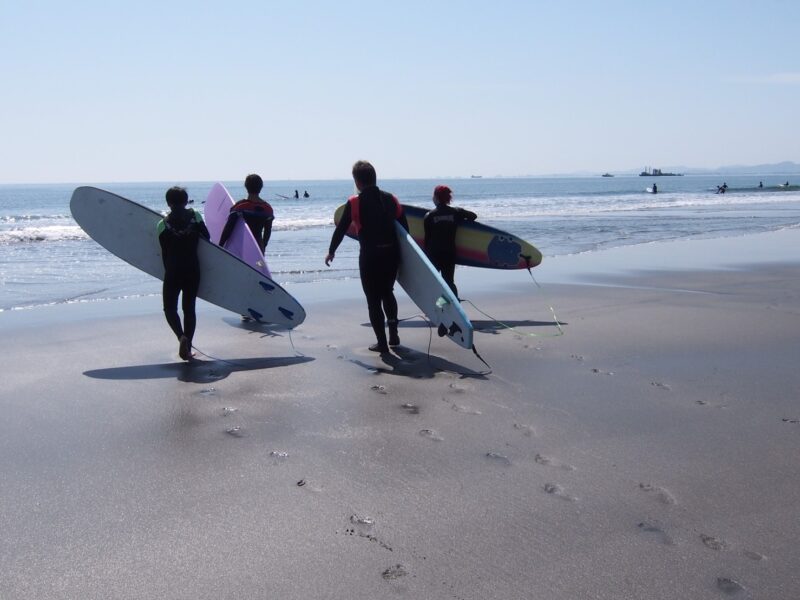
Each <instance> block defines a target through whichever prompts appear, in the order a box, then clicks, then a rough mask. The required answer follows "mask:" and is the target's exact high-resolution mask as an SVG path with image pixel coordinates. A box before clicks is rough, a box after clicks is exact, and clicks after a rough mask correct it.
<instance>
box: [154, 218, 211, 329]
mask: <svg viewBox="0 0 800 600" xmlns="http://www.w3.org/2000/svg"><path fill="white" fill-rule="evenodd" d="M201 237H202V238H205V239H209V237H210V236H209V234H208V229H207V228H206V224H205V223H203V217H202V216H201V215H200V213H199V212H197V211H196V210H194V209H192V208H177V209H174V210H173V211H172V212H170V213H169V215H167V216H166V217H165V218H164V219H162V220H161V221H159V223H158V241H159V243H160V244H161V258H162V260H163V261H164V286H163V296H164V316H165V317H166V318H167V323H169V326H170V328H171V329H172V331H173V332H174V333H175V335H176V336H177V338H178V339H181V337H182V336H186V337H187V338H188V339H189V341H190V342H191V340H192V338H193V337H194V331H195V327H196V326H197V316H196V314H195V308H194V307H195V301H196V300H197V288H198V287H199V286H200V262H199V261H198V259H197V243H198V240H199V239H200V238H201ZM181 293H182V294H183V297H182V299H181V308H182V309H183V327H181V319H180V317H179V316H178V295H179V294H181Z"/></svg>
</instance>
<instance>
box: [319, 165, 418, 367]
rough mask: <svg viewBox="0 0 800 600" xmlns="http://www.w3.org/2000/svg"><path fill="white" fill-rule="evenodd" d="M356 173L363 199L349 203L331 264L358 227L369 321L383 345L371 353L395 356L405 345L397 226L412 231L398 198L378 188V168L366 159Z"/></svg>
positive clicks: (333, 243) (332, 248)
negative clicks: (400, 326)
mask: <svg viewBox="0 0 800 600" xmlns="http://www.w3.org/2000/svg"><path fill="white" fill-rule="evenodd" d="M352 173H353V181H354V182H355V184H356V189H357V190H358V195H355V196H351V197H350V198H349V199H348V201H347V204H345V208H344V212H343V213H342V218H341V219H340V220H339V223H338V224H337V225H336V229H335V230H334V232H333V236H332V237H331V244H330V247H329V248H328V255H327V256H326V257H325V264H326V265H327V266H330V264H331V261H332V260H333V259H334V257H335V256H336V249H337V248H338V247H339V244H341V243H342V240H343V239H344V236H345V234H346V233H347V229H348V228H349V227H350V224H351V223H354V224H355V227H356V231H357V232H358V244H359V254H358V270H359V273H360V275H361V287H362V288H363V289H364V295H365V296H366V298H367V309H368V310H369V322H370V324H371V325H372V329H373V331H374V332H375V337H376V339H377V343H375V344H373V345H372V346H370V347H369V349H370V350H372V351H373V352H380V353H381V354H385V353H387V352H389V346H399V345H400V337H399V335H398V333H397V299H396V298H395V296H394V283H395V280H396V279H397V270H398V267H399V265H400V244H399V242H398V241H397V233H396V232H395V225H394V222H395V221H398V222H399V223H400V224H401V225H402V226H403V228H404V229H405V230H406V231H408V222H407V221H406V217H405V214H403V207H402V206H401V205H400V202H398V201H397V198H395V197H394V196H393V195H392V194H389V193H387V192H384V191H382V190H381V189H379V188H378V186H377V175H376V173H375V167H373V166H372V165H371V164H370V163H368V162H367V161H364V160H360V161H358V162H356V163H355V164H354V165H353V171H352ZM384 319H385V321H384ZM387 324H388V326H389V339H388V344H387V339H386V325H387Z"/></svg>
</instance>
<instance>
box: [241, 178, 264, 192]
mask: <svg viewBox="0 0 800 600" xmlns="http://www.w3.org/2000/svg"><path fill="white" fill-rule="evenodd" d="M263 187H264V180H263V179H261V177H260V176H259V175H256V174H255V173H251V174H250V175H248V176H247V177H245V178H244V189H246V190H247V193H248V194H258V193H259V192H261V188H263Z"/></svg>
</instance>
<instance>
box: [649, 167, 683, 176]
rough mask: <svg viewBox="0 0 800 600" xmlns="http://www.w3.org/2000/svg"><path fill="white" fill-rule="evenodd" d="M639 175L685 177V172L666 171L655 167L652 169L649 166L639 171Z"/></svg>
mask: <svg viewBox="0 0 800 600" xmlns="http://www.w3.org/2000/svg"><path fill="white" fill-rule="evenodd" d="M639 177H683V173H664V171H662V170H661V169H653V170H652V171H650V170H649V169H648V167H645V168H644V171H642V172H641V173H639Z"/></svg>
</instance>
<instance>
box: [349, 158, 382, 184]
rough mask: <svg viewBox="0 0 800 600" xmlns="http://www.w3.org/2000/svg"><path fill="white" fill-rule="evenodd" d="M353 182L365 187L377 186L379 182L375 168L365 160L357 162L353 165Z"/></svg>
mask: <svg viewBox="0 0 800 600" xmlns="http://www.w3.org/2000/svg"><path fill="white" fill-rule="evenodd" d="M353 180H354V181H355V182H356V183H360V184H361V185H363V186H368V185H375V183H376V182H377V181H378V175H377V174H376V173H375V167H373V166H372V165H371V164H370V163H368V162H367V161H365V160H359V161H356V164H354V165H353Z"/></svg>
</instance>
